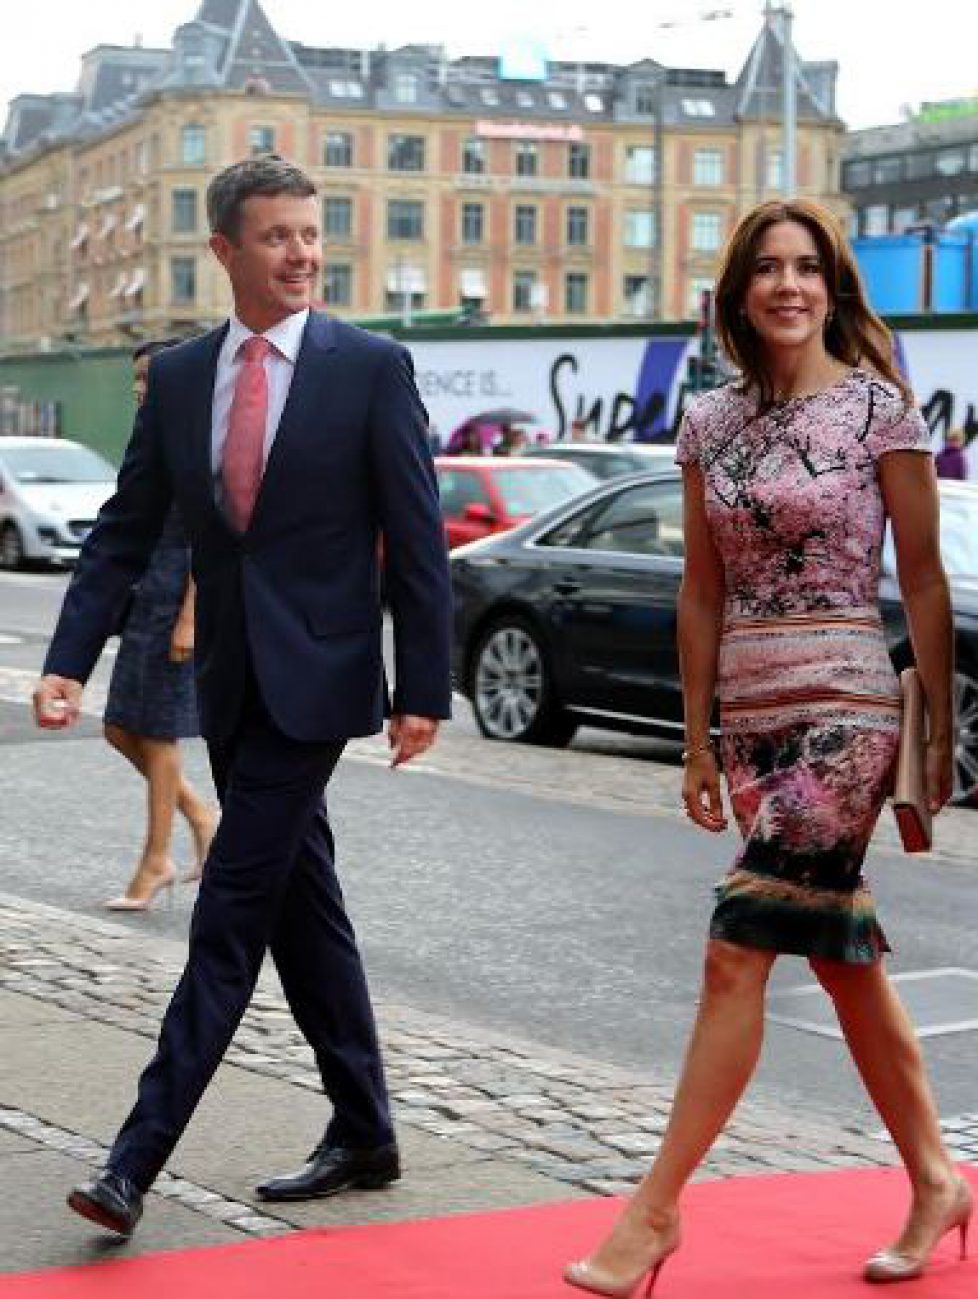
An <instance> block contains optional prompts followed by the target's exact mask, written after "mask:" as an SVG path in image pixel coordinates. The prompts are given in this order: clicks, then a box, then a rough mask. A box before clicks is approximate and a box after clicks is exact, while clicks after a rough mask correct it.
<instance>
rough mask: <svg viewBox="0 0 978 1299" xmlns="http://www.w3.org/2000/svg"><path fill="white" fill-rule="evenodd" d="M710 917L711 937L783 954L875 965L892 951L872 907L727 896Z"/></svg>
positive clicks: (720, 896) (719, 902)
mask: <svg viewBox="0 0 978 1299" xmlns="http://www.w3.org/2000/svg"><path fill="white" fill-rule="evenodd" d="M718 893H719V898H720V900H719V901H718V903H717V906H716V909H715V911H714V912H713V916H712V918H711V920H710V937H711V938H718V939H721V940H723V941H724V942H727V943H736V944H737V945H738V946H740V947H756V948H760V949H762V950H764V951H769V952H780V953H782V954H783V955H785V956H805V957H815V958H816V959H820V960H823V961H839V962H841V963H843V964H845V965H875V964H876V962H877V961H878V960H879V959H880V958H881V957H882V956H883V954H884V953H885V952H889V951H892V948H891V947H890V944H889V943H888V942H887V939H886V935H885V934H884V933H883V930H882V928H881V927H880V924H879V921H878V920H877V919H876V916H875V915H874V914H873V913H872V912H864V913H863V914H859V915H856V914H854V913H853V912H852V911H850V910H845V909H840V910H838V911H835V910H832V911H829V910H825V909H822V908H818V909H816V908H814V907H799V906H796V905H792V904H791V903H789V902H786V901H784V900H779V899H760V898H756V897H750V898H745V897H737V896H727V897H725V896H723V892H722V887H721V889H720V890H718Z"/></svg>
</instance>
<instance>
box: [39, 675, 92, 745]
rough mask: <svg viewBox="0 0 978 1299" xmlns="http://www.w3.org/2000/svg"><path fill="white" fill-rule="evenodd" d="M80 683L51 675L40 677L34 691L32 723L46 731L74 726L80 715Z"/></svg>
mask: <svg viewBox="0 0 978 1299" xmlns="http://www.w3.org/2000/svg"><path fill="white" fill-rule="evenodd" d="M81 700H82V683H81V682H80V681H72V679H71V678H70V677H58V676H55V675H54V674H53V673H49V674H48V675H47V676H44V677H41V679H40V681H39V682H38V683H37V686H36V688H35V690H34V721H35V722H36V723H37V725H38V726H43V727H44V729H45V730H48V731H62V730H64V729H65V728H66V727H68V726H74V724H75V722H77V721H78V717H79V714H80V713H81Z"/></svg>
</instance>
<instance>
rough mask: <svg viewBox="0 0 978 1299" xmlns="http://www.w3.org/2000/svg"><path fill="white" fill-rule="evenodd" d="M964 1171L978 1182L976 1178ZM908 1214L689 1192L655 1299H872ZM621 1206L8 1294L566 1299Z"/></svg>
mask: <svg viewBox="0 0 978 1299" xmlns="http://www.w3.org/2000/svg"><path fill="white" fill-rule="evenodd" d="M970 1175H971V1177H972V1180H973V1181H974V1182H975V1184H976V1185H978V1170H974V1169H973V1170H970ZM905 1204H906V1185H905V1182H904V1179H903V1176H902V1174H900V1173H899V1172H896V1171H890V1170H885V1171H881V1170H877V1169H870V1170H858V1171H843V1172H832V1173H817V1174H809V1175H805V1176H800V1175H794V1174H785V1175H782V1176H765V1177H741V1178H733V1179H730V1180H726V1181H721V1182H707V1183H700V1184H698V1185H696V1186H693V1187H692V1188H691V1189H690V1192H689V1195H688V1198H687V1200H686V1239H685V1242H684V1245H683V1248H682V1250H681V1251H680V1253H679V1254H677V1255H676V1257H675V1258H674V1259H672V1260H670V1262H669V1263H668V1264H667V1265H666V1267H665V1268H664V1269H663V1272H662V1275H661V1276H660V1278H659V1285H658V1287H657V1294H656V1299H857V1296H858V1299H867V1295H869V1294H871V1293H874V1292H873V1291H869V1290H868V1289H867V1287H866V1285H865V1283H864V1282H862V1281H861V1280H860V1279H859V1269H860V1264H861V1262H862V1260H863V1258H864V1257H865V1255H866V1254H868V1253H872V1251H873V1250H874V1249H875V1248H877V1247H878V1246H879V1245H881V1244H883V1243H885V1242H886V1240H887V1239H888V1238H889V1236H890V1235H891V1234H892V1233H893V1231H894V1229H895V1227H896V1224H897V1223H898V1222H899V1221H900V1218H901V1215H902V1213H903V1211H904V1208H905ZM616 1208H617V1205H616V1202H615V1201H613V1200H607V1199H604V1200H601V1199H599V1200H584V1201H575V1202H570V1203H565V1204H558V1205H545V1206H540V1207H536V1208H531V1209H512V1210H505V1211H503V1212H500V1213H488V1214H474V1215H466V1216H462V1217H451V1218H438V1219H432V1220H429V1221H426V1222H407V1223H394V1224H389V1225H388V1224H385V1225H381V1226H370V1227H344V1228H339V1229H333V1230H328V1231H327V1230H322V1231H306V1232H301V1233H297V1234H296V1235H292V1236H287V1237H282V1238H278V1239H275V1240H269V1241H250V1242H247V1243H244V1244H241V1245H225V1246H221V1247H219V1248H216V1249H198V1250H190V1251H187V1252H185V1253H171V1254H156V1255H152V1256H149V1257H144V1258H138V1259H132V1260H119V1261H113V1262H108V1263H94V1264H91V1265H89V1266H87V1267H79V1268H69V1269H64V1270H57V1271H48V1272H37V1273H32V1274H30V1275H21V1276H7V1277H0V1296H3V1299H225V1296H227V1297H228V1299H269V1297H271V1299H572V1296H573V1295H575V1294H579V1293H580V1292H578V1291H572V1290H570V1289H568V1288H567V1287H565V1286H564V1285H563V1283H562V1282H561V1280H560V1267H561V1265H562V1264H563V1262H564V1261H565V1260H566V1259H568V1258H571V1257H574V1256H576V1255H578V1254H581V1253H583V1252H586V1251H587V1249H588V1248H589V1246H590V1245H591V1244H592V1243H594V1242H595V1241H596V1240H597V1238H598V1237H599V1236H600V1235H601V1233H602V1231H603V1230H604V1229H605V1227H606V1226H607V1225H608V1224H609V1223H610V1222H611V1220H612V1218H613V1217H614V1215H615V1212H616ZM66 1230H67V1227H66ZM976 1235H978V1223H976ZM974 1243H975V1245H976V1246H978V1241H976V1242H974ZM911 1288H912V1290H913V1297H914V1299H975V1297H976V1296H978V1258H974V1259H969V1261H968V1262H966V1263H959V1262H957V1233H955V1235H954V1237H953V1238H952V1237H950V1236H949V1237H948V1238H947V1239H946V1240H945V1241H944V1243H943V1244H942V1245H941V1246H940V1248H939V1249H938V1251H937V1254H936V1255H935V1260H934V1263H933V1264H932V1267H931V1269H930V1270H929V1272H928V1273H927V1275H926V1277H925V1278H924V1279H923V1280H922V1281H919V1282H914V1283H913V1284H912V1287H911ZM901 1293H903V1292H902V1291H901ZM908 1293H909V1291H908Z"/></svg>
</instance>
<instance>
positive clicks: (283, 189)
mask: <svg viewBox="0 0 978 1299" xmlns="http://www.w3.org/2000/svg"><path fill="white" fill-rule="evenodd" d="M315 193H316V186H315V184H314V183H313V181H312V180H311V179H310V178H309V177H308V176H307V175H306V173H305V172H304V171H302V169H301V168H299V167H296V166H295V165H294V163H291V162H286V161H285V159H284V158H279V157H278V156H277V155H276V154H266V155H265V156H263V157H261V158H247V159H246V160H245V161H244V162H235V163H232V164H231V166H230V167H225V168H224V170H223V171H221V172H218V174H217V175H216V176H215V177H214V179H213V180H212V181H211V183H210V184H209V185H208V186H207V220H208V223H209V224H210V228H211V231H212V233H214V234H221V235H224V237H225V238H226V239H230V240H231V242H232V243H236V242H237V240H238V236H239V234H240V233H241V209H242V207H243V206H244V203H245V200H246V199H249V198H253V197H254V196H255V195H256V194H266V195H268V196H270V197H274V196H275V195H276V194H291V195H294V197H296V198H312V196H313V195H314V194H315Z"/></svg>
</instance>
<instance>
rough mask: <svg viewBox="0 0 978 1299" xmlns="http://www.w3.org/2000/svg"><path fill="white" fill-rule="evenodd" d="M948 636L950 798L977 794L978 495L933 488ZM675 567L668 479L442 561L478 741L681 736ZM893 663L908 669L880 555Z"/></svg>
mask: <svg viewBox="0 0 978 1299" xmlns="http://www.w3.org/2000/svg"><path fill="white" fill-rule="evenodd" d="M941 506H942V509H941V529H942V537H941V540H942V549H943V552H944V559H945V564H946V566H947V568H948V572H949V575H950V577H951V586H952V596H953V600H954V618H955V632H956V656H957V662H956V677H955V707H956V711H957V724H958V739H957V753H956V770H955V777H956V780H955V783H956V794H957V796H958V798H966V799H967V800H968V801H974V800H975V799H976V798H978V489H975V488H973V487H965V486H961V485H959V484H952V483H942V484H941ZM682 569H683V528H682V480H681V477H680V474H679V472H678V471H677V470H676V469H674V468H673V469H669V470H662V471H660V472H657V473H645V474H641V475H632V476H630V477H628V478H618V479H614V480H611V481H609V482H606V483H603V484H601V485H599V486H598V487H596V488H594V489H593V490H592V491H590V492H587V493H585V494H584V495H583V496H578V497H575V498H574V499H573V500H572V501H569V502H567V503H566V504H564V505H562V506H560V507H559V508H557V509H555V510H551V511H549V512H548V513H547V514H546V515H540V516H538V517H537V518H536V519H534V520H532V522H530V523H527V524H524V525H522V526H521V527H519V528H516V529H514V530H513V531H512V532H509V533H506V534H504V535H502V536H499V537H492V538H489V539H487V540H485V541H478V542H475V543H473V544H472V545H470V546H463V547H462V548H461V549H459V550H456V551H455V552H454V553H453V555H452V584H453V588H454V595H455V674H456V682H457V685H458V687H459V689H460V690H461V691H462V693H463V694H464V695H466V696H467V697H468V698H469V699H470V700H471V702H472V708H473V711H474V713H475V718H476V722H477V724H478V726H479V729H480V730H481V731H482V733H483V735H486V736H488V737H489V738H490V739H496V740H515V741H522V742H525V743H533V744H552V745H561V744H567V743H568V742H569V741H570V739H571V737H572V736H573V734H574V732H575V731H576V730H577V728H578V726H582V725H588V726H599V727H605V728H609V729H613V730H619V731H630V732H633V733H635V734H646V735H658V736H662V737H666V738H670V737H671V738H674V739H677V740H678V739H681V737H682V725H683V723H682V699H681V693H680V683H679V665H678V661H677V654H676V596H677V592H678V589H679V582H680V579H681V577H682ZM883 569H884V574H883V579H882V582H881V588H880V595H881V605H882V610H883V619H884V623H885V626H886V630H887V639H888V642H889V647H890V653H891V656H892V658H893V661H894V664H895V665H896V666H897V667H898V668H901V667H904V666H906V664H907V663H908V662H909V661H910V659H911V650H910V643H909V638H908V635H907V627H906V621H905V618H904V615H903V608H902V605H901V602H900V594H899V589H898V587H897V583H896V579H895V576H894V575H893V564H892V547H891V545H890V543H889V540H887V544H886V545H885V546H884V552H883Z"/></svg>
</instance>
